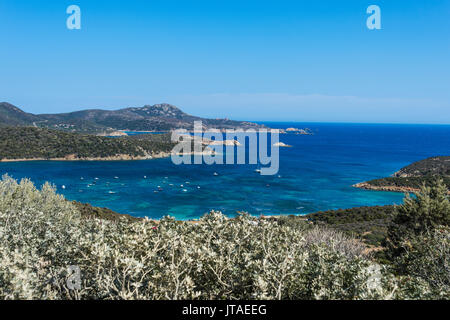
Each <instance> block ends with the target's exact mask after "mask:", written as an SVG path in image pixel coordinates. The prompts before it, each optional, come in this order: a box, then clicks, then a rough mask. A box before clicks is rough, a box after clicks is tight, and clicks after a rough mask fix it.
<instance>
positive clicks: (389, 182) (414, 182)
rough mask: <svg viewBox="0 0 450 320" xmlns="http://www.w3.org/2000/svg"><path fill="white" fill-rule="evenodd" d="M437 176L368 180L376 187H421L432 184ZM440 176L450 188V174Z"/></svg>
mask: <svg viewBox="0 0 450 320" xmlns="http://www.w3.org/2000/svg"><path fill="white" fill-rule="evenodd" d="M436 177H437V176H431V175H427V176H421V177H401V178H400V177H387V178H381V179H375V180H370V181H367V183H368V184H369V185H371V186H374V187H402V188H413V189H420V187H421V186H422V185H423V184H425V185H426V186H431V185H432V184H433V182H434V181H435V180H436ZM438 177H440V178H441V179H442V180H443V181H444V183H445V185H446V186H447V189H449V190H450V176H438Z"/></svg>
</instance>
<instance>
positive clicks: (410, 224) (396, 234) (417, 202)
mask: <svg viewBox="0 0 450 320" xmlns="http://www.w3.org/2000/svg"><path fill="white" fill-rule="evenodd" d="M449 225H450V199H449V194H448V189H447V187H446V185H445V184H444V182H443V181H442V179H436V181H435V182H433V184H432V185H431V186H430V187H427V186H425V185H423V186H422V187H421V189H420V191H419V192H417V193H416V194H415V197H411V196H409V195H407V196H406V197H405V199H404V203H403V205H401V206H398V207H397V209H396V210H395V212H394V218H393V221H392V224H391V226H390V227H389V229H388V235H387V239H386V246H387V248H388V252H389V256H390V257H391V258H396V257H398V256H400V255H401V254H402V253H404V251H405V246H407V242H408V241H410V240H412V239H414V238H416V237H418V236H420V235H422V234H424V233H425V232H430V231H433V230H434V229H436V228H437V227H439V226H449Z"/></svg>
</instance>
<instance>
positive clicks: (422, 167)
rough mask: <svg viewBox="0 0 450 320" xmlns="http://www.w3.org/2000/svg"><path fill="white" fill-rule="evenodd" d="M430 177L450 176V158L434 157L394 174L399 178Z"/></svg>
mask: <svg viewBox="0 0 450 320" xmlns="http://www.w3.org/2000/svg"><path fill="white" fill-rule="evenodd" d="M430 175H441V176H450V156H440V157H432V158H428V159H425V160H421V161H417V162H414V163H412V164H410V165H409V166H406V167H404V168H402V169H400V170H399V171H397V172H396V173H394V176H395V177H397V178H407V177H423V176H430Z"/></svg>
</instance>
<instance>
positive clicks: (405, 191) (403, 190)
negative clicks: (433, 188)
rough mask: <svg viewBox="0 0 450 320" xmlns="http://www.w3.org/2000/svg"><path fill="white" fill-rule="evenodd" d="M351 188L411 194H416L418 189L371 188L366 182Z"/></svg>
mask: <svg viewBox="0 0 450 320" xmlns="http://www.w3.org/2000/svg"><path fill="white" fill-rule="evenodd" d="M352 187H354V188H358V189H364V190H374V191H391V192H403V193H411V192H417V191H419V189H417V188H411V187H396V186H373V185H371V184H369V183H367V182H360V183H356V184H354V185H353V186H352Z"/></svg>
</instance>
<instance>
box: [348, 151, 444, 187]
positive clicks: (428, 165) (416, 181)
mask: <svg viewBox="0 0 450 320" xmlns="http://www.w3.org/2000/svg"><path fill="white" fill-rule="evenodd" d="M437 178H440V179H442V180H443V181H444V183H445V184H446V185H447V187H448V189H449V190H450V156H439V157H432V158H428V159H424V160H421V161H417V162H414V163H412V164H410V165H408V166H406V167H404V168H402V169H400V170H399V171H397V172H396V173H394V174H393V176H391V177H385V178H380V179H374V180H370V181H366V182H361V183H357V184H355V185H354V187H357V188H362V189H368V190H379V191H395V192H415V191H417V190H418V189H419V188H420V187H421V186H422V185H423V184H425V185H426V186H430V185H431V184H432V183H433V181H435V180H436V179H437ZM449 192H450V191H449Z"/></svg>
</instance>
